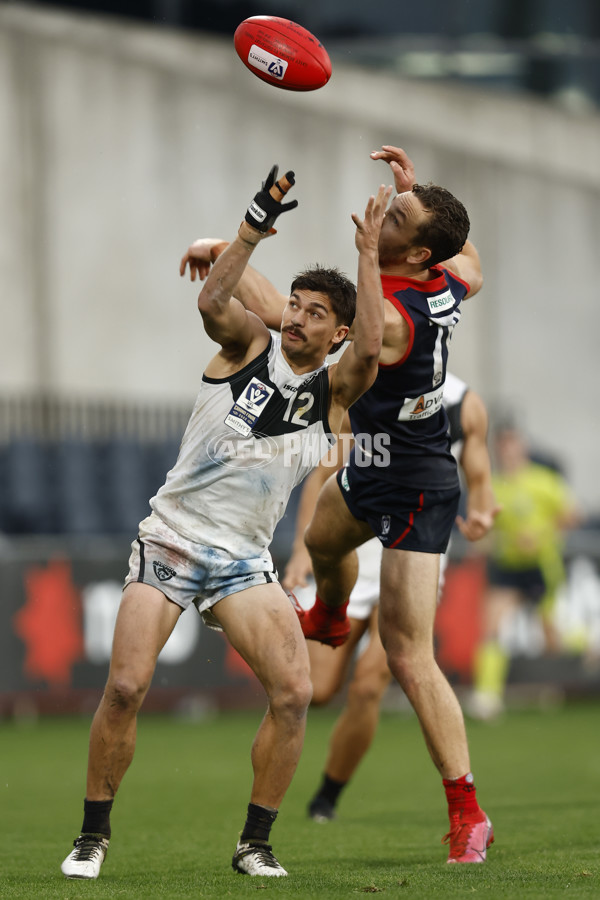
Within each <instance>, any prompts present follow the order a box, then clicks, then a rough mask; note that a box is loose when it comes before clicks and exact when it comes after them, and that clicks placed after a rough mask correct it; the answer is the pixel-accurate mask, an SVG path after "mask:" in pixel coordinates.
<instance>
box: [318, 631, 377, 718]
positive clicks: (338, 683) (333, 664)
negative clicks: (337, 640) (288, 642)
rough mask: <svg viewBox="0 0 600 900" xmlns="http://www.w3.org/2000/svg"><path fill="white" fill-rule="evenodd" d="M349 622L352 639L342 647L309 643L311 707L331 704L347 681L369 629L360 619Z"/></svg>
mask: <svg viewBox="0 0 600 900" xmlns="http://www.w3.org/2000/svg"><path fill="white" fill-rule="evenodd" d="M349 621H350V637H349V638H348V640H347V641H346V642H345V643H344V644H342V646H341V647H328V646H327V645H326V644H320V643H318V642H317V641H309V642H308V643H307V645H306V646H307V648H308V656H309V659H310V680H311V681H312V686H313V695H312V701H311V706H322V705H324V704H325V703H329V701H330V700H331V699H332V697H333V696H334V695H335V694H337V692H338V691H339V690H340V689H341V687H342V685H343V684H344V682H345V680H346V676H347V675H348V672H349V669H350V666H351V664H352V658H353V655H354V651H355V650H356V646H357V644H358V642H359V641H360V639H361V637H362V636H363V634H364V633H365V630H366V627H367V623H366V622H364V621H362V620H360V619H350V620H349Z"/></svg>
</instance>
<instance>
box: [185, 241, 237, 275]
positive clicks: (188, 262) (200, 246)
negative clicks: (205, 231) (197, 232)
mask: <svg viewBox="0 0 600 900" xmlns="http://www.w3.org/2000/svg"><path fill="white" fill-rule="evenodd" d="M227 246H228V242H227V241H223V240H222V239H221V238H200V239H199V240H197V241H194V243H193V244H190V246H189V247H188V249H187V251H186V253H184V255H183V256H182V257H181V262H180V263H179V274H180V275H181V276H182V277H183V276H184V275H185V271H186V269H187V267H188V266H189V270H190V281H195V280H196V276H197V277H198V279H199V280H200V281H204V279H205V278H206V276H207V275H208V273H209V272H210V267H211V265H212V263H214V261H215V260H216V258H217V257H218V256H220V255H221V253H222V252H223V250H225V248H226V247H227Z"/></svg>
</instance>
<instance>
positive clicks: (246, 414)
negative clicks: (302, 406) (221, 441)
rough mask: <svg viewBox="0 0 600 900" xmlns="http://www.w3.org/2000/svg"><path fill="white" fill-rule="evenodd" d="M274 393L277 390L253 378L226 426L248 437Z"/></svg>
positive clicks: (227, 417) (228, 418)
mask: <svg viewBox="0 0 600 900" xmlns="http://www.w3.org/2000/svg"><path fill="white" fill-rule="evenodd" d="M274 393H275V388H272V387H269V385H268V384H264V383H263V382H262V381H259V379H258V378H253V379H252V380H251V381H249V382H248V384H247V385H246V387H245V388H244V390H243V391H242V393H241V394H240V396H239V397H238V398H237V400H236V401H235V403H234V404H233V406H232V407H231V409H230V410H229V413H228V414H227V416H226V418H225V424H226V425H229V427H230V428H233V430H234V431H237V433H238V434H242V435H244V437H247V436H248V435H249V434H250V432H251V431H252V428H253V426H254V423H255V422H256V420H257V419H258V417H259V416H260V414H261V412H262V411H263V409H264V408H265V406H266V405H267V403H268V402H269V400H270V399H271V397H272V396H273V394H274Z"/></svg>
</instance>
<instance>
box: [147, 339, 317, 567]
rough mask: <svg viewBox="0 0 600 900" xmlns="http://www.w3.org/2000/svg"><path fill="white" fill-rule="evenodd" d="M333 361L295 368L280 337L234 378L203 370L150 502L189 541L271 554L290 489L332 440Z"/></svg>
mask: <svg viewBox="0 0 600 900" xmlns="http://www.w3.org/2000/svg"><path fill="white" fill-rule="evenodd" d="M328 397H329V377H328V371H327V367H326V366H322V367H321V368H319V369H316V370H315V371H313V372H310V373H308V374H304V375H296V374H295V373H294V372H293V370H292V369H291V368H290V366H289V365H288V363H287V361H286V359H285V357H284V356H283V354H282V352H281V339H280V337H279V336H276V337H272V338H271V340H270V342H269V345H268V347H266V348H265V350H264V351H263V352H262V353H261V354H260V355H259V356H257V357H256V359H254V360H252V362H250V363H248V365H247V366H245V367H244V368H243V369H242V370H241V371H239V372H236V373H235V374H234V375H231V376H230V377H228V378H220V379H216V378H209V377H207V376H206V375H205V376H203V379H202V386H201V389H200V393H199V395H198V398H197V400H196V404H195V406H194V410H193V412H192V415H191V418H190V421H189V423H188V426H187V428H186V431H185V434H184V436H183V441H182V443H181V448H180V451H179V456H178V458H177V462H176V463H175V466H174V467H173V468H172V469H171V471H170V472H169V473H168V475H167V479H166V481H165V484H164V485H163V486H162V487H161V488H160V490H159V491H158V493H157V494H156V496H155V497H153V498H152V499H151V501H150V505H151V506H152V508H153V510H154V511H155V512H156V513H157V515H159V516H160V517H161V519H163V521H165V522H166V523H167V524H168V525H169V526H170V527H171V528H173V529H174V530H175V531H177V532H178V533H179V534H181V535H182V536H183V537H186V538H188V539H189V540H192V541H196V542H198V543H201V544H205V545H207V546H209V547H218V548H221V549H223V550H226V551H227V552H228V553H229V554H230V555H231V556H232V558H234V559H246V558H250V557H254V556H257V555H260V554H261V553H263V552H265V551H266V550H267V548H268V546H269V544H270V543H271V540H272V537H273V532H274V530H275V526H276V524H277V522H278V521H279V519H280V518H281V516H282V515H283V513H284V511H285V508H286V506H287V503H288V499H289V496H290V493H291V491H292V489H293V488H294V487H295V486H296V485H297V484H299V483H300V482H301V481H302V479H303V478H304V477H305V475H307V474H308V472H310V470H311V469H313V468H314V466H315V465H316V464H317V463H318V461H319V459H320V458H321V457H322V456H323V455H324V454H325V453H326V452H327V451H328V450H329V448H330V447H331V445H332V444H333V443H334V441H335V436H332V435H331V434H330V429H329V422H328V418H327V411H328Z"/></svg>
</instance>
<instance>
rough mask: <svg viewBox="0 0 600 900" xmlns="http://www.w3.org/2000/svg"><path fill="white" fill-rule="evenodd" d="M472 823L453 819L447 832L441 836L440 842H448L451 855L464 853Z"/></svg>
mask: <svg viewBox="0 0 600 900" xmlns="http://www.w3.org/2000/svg"><path fill="white" fill-rule="evenodd" d="M473 824H474V823H473V822H464V821H463V822H461V821H455V822H454V824H453V825H452V827H451V829H450V831H449V832H448V834H445V835H444V837H443V838H442V844H450V849H451V851H452V855H453V856H463V855H464V854H465V853H466V851H467V847H468V845H469V837H470V834H471V831H472V829H473Z"/></svg>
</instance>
